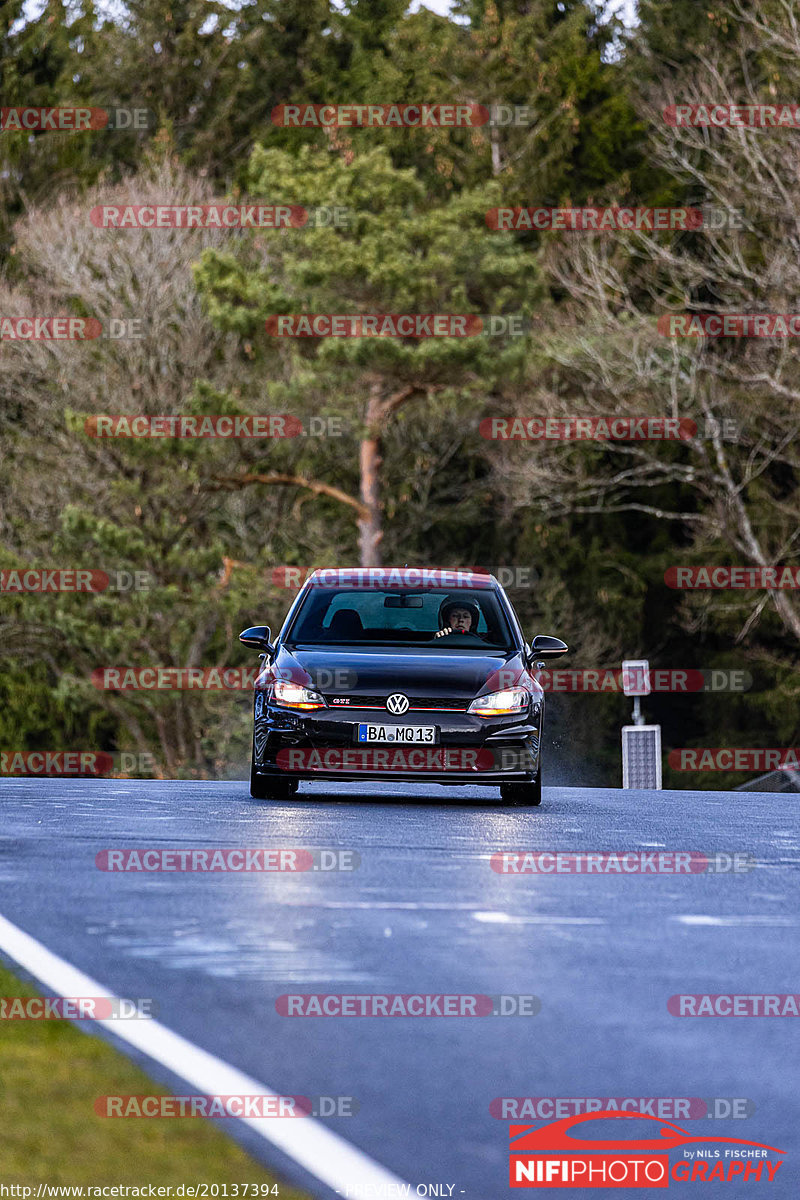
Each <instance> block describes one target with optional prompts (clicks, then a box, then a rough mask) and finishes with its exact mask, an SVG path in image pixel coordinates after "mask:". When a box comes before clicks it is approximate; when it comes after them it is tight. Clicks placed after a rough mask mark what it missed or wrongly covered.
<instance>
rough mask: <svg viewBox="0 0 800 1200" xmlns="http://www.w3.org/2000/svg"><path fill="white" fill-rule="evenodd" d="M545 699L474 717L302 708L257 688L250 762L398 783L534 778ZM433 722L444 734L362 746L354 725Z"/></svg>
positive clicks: (287, 771)
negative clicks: (433, 739) (430, 740)
mask: <svg viewBox="0 0 800 1200" xmlns="http://www.w3.org/2000/svg"><path fill="white" fill-rule="evenodd" d="M543 717H544V706H543V704H542V705H540V706H539V708H538V710H536V709H535V710H533V712H529V713H527V714H514V715H512V716H508V717H477V716H472V715H470V714H469V713H465V712H452V711H447V710H439V711H430V710H428V711H425V712H413V711H412V712H408V713H406V714H405V715H404V716H403V717H401V718H399V719H398V718H394V717H392V716H390V715H389V714H388V713H386V712H375V710H373V709H358V708H356V707H355V706H353V707H352V708H348V709H347V710H342V709H333V708H324V709H315V710H314V711H313V712H309V713H303V712H296V711H293V710H291V709H286V708H278V707H276V706H274V705H270V704H268V703H267V702H266V700H265V699H264V698H263V695H262V696H261V698H260V702H259V696H258V694H257V698H256V717H255V731H254V740H253V762H254V766H255V770H256V772H257V774H259V775H265V776H273V777H281V778H284V779H285V778H291V779H294V780H309V779H328V780H333V779H338V780H342V781H346V782H350V781H353V780H359V779H360V780H364V779H375V780H382V781H393V782H398V781H399V782H412V781H413V782H421V781H423V780H427V781H428V782H429V783H448V784H466V783H472V784H475V783H486V784H490V785H491V784H494V785H497V784H500V783H511V782H531V781H532V780H534V779H535V778H536V774H537V772H538V770H539V752H540V742H541V726H542V721H543ZM364 721H368V722H371V723H375V724H381V725H387V726H388V725H414V726H421V725H435V726H436V728H437V730H438V734H439V740H438V743H437V744H436V745H435V746H428V745H423V744H414V745H407V744H403V743H393V742H390V743H376V744H374V745H370V746H365V745H363V744H362V745H359V744H357V743H356V741H355V727H356V726H357V725H358V724H359V723H361V722H364Z"/></svg>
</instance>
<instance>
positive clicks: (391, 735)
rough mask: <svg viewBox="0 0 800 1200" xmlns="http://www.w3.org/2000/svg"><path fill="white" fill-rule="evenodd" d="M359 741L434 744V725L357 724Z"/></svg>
mask: <svg viewBox="0 0 800 1200" xmlns="http://www.w3.org/2000/svg"><path fill="white" fill-rule="evenodd" d="M358 741H359V742H403V743H407V744H409V745H420V744H422V745H428V746H432V745H435V744H436V726H435V725H359V726H358Z"/></svg>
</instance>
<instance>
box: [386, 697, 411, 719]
mask: <svg viewBox="0 0 800 1200" xmlns="http://www.w3.org/2000/svg"><path fill="white" fill-rule="evenodd" d="M410 703H411V701H410V700H409V698H408V696H404V695H403V693H402V692H395V693H394V694H393V695H392V696H390V697H389V699H388V700H387V701H386V707H387V708H388V710H389V712H390V713H394V715H395V716H396V717H399V716H402V714H403V713H404V712H408V708H409V705H410Z"/></svg>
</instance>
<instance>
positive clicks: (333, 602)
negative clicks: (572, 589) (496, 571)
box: [286, 587, 514, 654]
mask: <svg viewBox="0 0 800 1200" xmlns="http://www.w3.org/2000/svg"><path fill="white" fill-rule="evenodd" d="M286 641H288V642H291V643H292V644H294V645H311V646H316V645H326V646H331V645H334V646H354V645H363V646H365V647H366V646H369V645H384V646H385V645H387V644H388V645H398V646H403V645H404V646H413V647H422V646H424V647H425V648H426V649H430V650H434V651H437V652H444V653H450V651H451V650H454V651H459V650H469V651H471V652H472V653H473V654H474V653H475V652H476V650H477V651H480V650H481V649H486V650H511V649H514V641H513V637H512V633H511V629H510V628H509V623H508V620H507V618H506V615H505V613H504V612H503V609H502V606H501V605H500V603H499V601H498V599H497V596H496V594H495V592H494V591H493V590H491V589H489V588H474V589H466V588H464V589H460V588H459V589H456V590H448V589H447V588H426V589H425V590H424V591H420V590H417V591H414V590H413V589H411V588H407V589H404V588H394V589H392V590H391V591H388V590H377V589H371V588H363V587H361V588H358V587H353V588H348V587H336V588H328V587H311V588H309V590H308V592H307V593H306V597H305V599H304V600H303V602H302V604H301V606H300V609H299V610H298V612H297V613H296V615H295V618H294V620H293V622H292V625H291V628H290V629H289V631H288V632H287V635H286Z"/></svg>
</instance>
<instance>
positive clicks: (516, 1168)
mask: <svg viewBox="0 0 800 1200" xmlns="http://www.w3.org/2000/svg"><path fill="white" fill-rule="evenodd" d="M607 1120H615V1121H620V1120H624V1121H643V1122H645V1124H644V1125H643V1126H642V1125H640V1126H639V1127H638V1129H637V1128H636V1127H635V1126H634V1127H633V1129H634V1130H635V1133H638V1132H639V1130H641V1132H642V1134H643V1135H644V1136H642V1137H636V1136H633V1137H631V1136H630V1133H631V1127H630V1126H629V1127H628V1129H627V1130H626V1131H625V1133H622V1132H621V1133H620V1135H619V1136H618V1137H617V1138H614V1139H613V1140H606V1139H604V1138H603V1137H602V1136H600V1137H598V1136H597V1134H598V1132H599V1131H598V1129H597V1127H596V1126H594V1122H595V1121H607ZM575 1125H578V1126H581V1127H582V1128H581V1129H580V1131H579V1132H573V1126H575ZM508 1132H509V1138H510V1145H509V1150H510V1161H509V1186H510V1187H512V1188H520V1187H528V1188H531V1187H540V1188H637V1187H646V1188H666V1187H669V1184H670V1179H673V1180H675V1181H676V1182H684V1181H687V1180H689V1181H691V1182H695V1181H700V1182H703V1183H706V1182H711V1181H712V1180H717V1179H718V1180H720V1181H723V1182H726V1183H731V1182H733V1181H740V1180H741V1181H742V1182H758V1181H759V1180H761V1179H763V1180H765V1181H768V1182H770V1183H771V1182H772V1180H773V1179H774V1178H775V1176H776V1174H777V1172H778V1170H779V1168H780V1167H781V1165H782V1163H781V1160H780V1158H778V1160H777V1161H775V1162H773V1161H771V1158H770V1156H771V1155H777V1156H779V1155H781V1154H782V1153H783V1151H782V1150H777V1149H776V1148H775V1147H774V1146H768V1145H766V1144H765V1143H764V1142H751V1141H746V1140H745V1139H743V1138H726V1137H708V1136H704V1135H702V1134H691V1133H687V1131H686V1130H685V1129H681V1128H680V1127H679V1126H678V1125H671V1124H670V1125H667V1124H664V1123H663V1122H662V1121H657V1122H654V1121H653V1119H652V1118H651V1117H647V1116H643V1115H642V1114H641V1113H633V1112H621V1111H618V1110H616V1109H606V1110H605V1111H603V1112H593V1113H585V1114H582V1115H577V1116H571V1117H565V1118H564V1119H563V1120H561V1121H551V1122H550V1123H549V1124H547V1125H543V1126H542V1127H541V1128H539V1129H536V1128H535V1127H534V1126H531V1125H511V1126H509V1131H508ZM592 1135H594V1136H592ZM698 1144H703V1146H708V1145H712V1144H713V1146H714V1149H703V1150H697V1149H696V1146H697V1145H698ZM687 1146H691V1147H692V1149H691V1150H688V1151H687V1150H686V1147H687ZM670 1151H678V1152H680V1154H681V1155H682V1157H681V1158H678V1159H677V1161H675V1162H674V1163H673V1164H672V1166H670V1159H669V1152H670Z"/></svg>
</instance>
